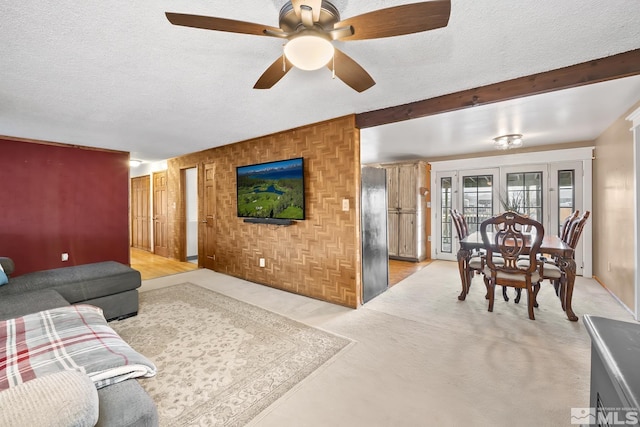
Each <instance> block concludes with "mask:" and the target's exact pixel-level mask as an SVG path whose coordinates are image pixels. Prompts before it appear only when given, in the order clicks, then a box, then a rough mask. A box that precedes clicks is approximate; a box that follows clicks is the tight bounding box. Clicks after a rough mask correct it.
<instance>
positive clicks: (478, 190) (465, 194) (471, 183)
mask: <svg viewBox="0 0 640 427" xmlns="http://www.w3.org/2000/svg"><path fill="white" fill-rule="evenodd" d="M462 201H463V209H462V214H463V215H464V217H465V219H466V220H467V225H468V227H469V233H473V232H475V231H478V230H479V227H480V224H481V223H482V221H484V220H485V219H487V218H489V217H491V216H492V215H493V175H465V176H463V178H462Z"/></svg>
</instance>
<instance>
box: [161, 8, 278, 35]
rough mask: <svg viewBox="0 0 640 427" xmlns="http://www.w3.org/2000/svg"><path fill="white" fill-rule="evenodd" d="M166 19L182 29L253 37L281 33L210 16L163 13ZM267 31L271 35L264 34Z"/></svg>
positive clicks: (257, 25)
mask: <svg viewBox="0 0 640 427" xmlns="http://www.w3.org/2000/svg"><path fill="white" fill-rule="evenodd" d="M165 15H167V19H168V20H169V22H171V23H172V24H173V25H181V26H183V27H193V28H202V29H205V30H216V31H227V32H229V33H240V34H252V35H255V36H272V37H277V36H276V35H274V34H278V33H282V30H281V29H280V28H275V27H270V26H268V25H261V24H255V23H253V22H243V21H236V20H233V19H225V18H215V17H212V16H200V15H188V14H184V13H173V12H165ZM265 30H269V31H270V32H272V33H273V34H269V33H265Z"/></svg>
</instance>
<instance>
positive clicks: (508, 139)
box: [493, 133, 523, 150]
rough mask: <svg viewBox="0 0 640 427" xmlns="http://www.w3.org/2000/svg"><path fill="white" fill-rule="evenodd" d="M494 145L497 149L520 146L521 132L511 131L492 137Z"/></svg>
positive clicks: (521, 142)
mask: <svg viewBox="0 0 640 427" xmlns="http://www.w3.org/2000/svg"><path fill="white" fill-rule="evenodd" d="M493 143H494V145H495V147H496V148H497V149H499V150H509V149H511V148H518V147H522V144H523V141H522V134H520V133H511V134H509V135H501V136H496V137H495V138H493Z"/></svg>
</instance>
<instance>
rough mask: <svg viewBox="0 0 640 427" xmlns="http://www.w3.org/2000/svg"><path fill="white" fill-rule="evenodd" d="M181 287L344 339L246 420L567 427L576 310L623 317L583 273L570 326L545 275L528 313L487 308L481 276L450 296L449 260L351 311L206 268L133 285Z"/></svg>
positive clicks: (579, 403)
mask: <svg viewBox="0 0 640 427" xmlns="http://www.w3.org/2000/svg"><path fill="white" fill-rule="evenodd" d="M183 282H190V283H194V284H197V285H199V286H202V287H206V288H208V289H211V290H214V291H216V292H219V293H221V294H224V295H226V296H229V297H232V298H235V299H238V300H241V301H244V302H246V303H249V304H252V305H256V306H259V307H261V308H263V309H265V310H268V311H271V312H275V313H278V314H281V315H283V316H286V317H287V318H291V319H294V320H296V321H298V322H301V323H304V324H306V325H309V326H312V327H315V328H319V329H321V330H324V331H328V332H330V333H334V334H336V335H338V336H342V337H346V338H348V339H350V340H351V341H352V343H351V344H349V346H348V348H347V349H345V350H343V351H340V353H339V354H338V355H337V356H336V357H334V358H332V359H331V363H326V364H324V365H323V366H322V368H321V369H317V370H316V371H314V372H313V374H311V375H309V376H308V377H306V378H305V379H303V380H302V381H300V383H298V384H297V385H296V386H294V387H293V388H292V389H291V390H290V391H289V392H287V393H285V394H284V395H283V396H282V397H281V398H280V399H278V400H277V401H275V402H274V403H273V404H272V405H270V406H269V407H267V408H265V410H264V411H262V412H261V413H260V414H259V415H257V416H256V417H255V418H253V419H252V420H251V421H250V422H249V423H248V424H247V427H327V426H340V427H342V426H349V427H416V426H481V427H485V426H487V427H489V426H490V427H496V426H498V427H502V426H505V427H506V426H509V427H511V426H516V425H517V426H518V427H546V426H548V427H558V426H567V427H571V408H573V407H587V406H589V380H590V378H589V368H590V339H589V336H588V334H587V332H586V330H585V327H584V322H583V319H582V316H583V315H585V314H592V315H597V316H605V317H610V318H617V319H620V320H626V321H633V319H632V317H631V315H630V314H629V312H627V311H626V310H625V309H624V308H622V307H621V306H620V305H619V304H618V303H617V302H616V301H615V300H614V299H613V298H612V297H611V296H610V295H609V294H608V293H607V292H606V290H605V289H603V288H602V287H601V286H600V285H599V284H598V283H596V281H595V280H593V279H587V278H583V277H579V278H578V279H577V282H576V290H575V295H574V300H573V309H574V310H575V312H576V314H577V315H578V316H580V320H579V321H578V322H570V321H568V320H567V317H566V315H565V314H564V312H563V311H562V309H561V308H560V303H559V301H558V298H557V297H556V296H555V293H554V291H553V286H551V285H549V283H548V282H547V283H545V284H544V286H543V288H542V289H541V290H540V295H539V300H540V308H538V309H536V320H529V318H528V316H527V306H526V302H525V301H522V302H520V304H514V303H513V301H509V302H504V301H502V299H501V298H499V297H498V298H497V299H496V304H495V308H494V312H493V313H489V312H488V311H487V301H486V300H485V298H484V295H485V292H486V291H485V289H484V284H483V283H482V279H481V277H480V276H476V277H475V278H474V279H473V285H472V287H471V293H470V294H469V296H468V297H467V300H466V301H458V298H457V297H458V294H459V293H460V276H459V274H458V265H457V263H455V262H450V261H434V262H433V263H431V264H430V265H428V266H427V267H425V268H423V269H421V270H420V271H418V272H417V273H416V274H414V275H412V276H411V277H409V278H407V279H405V280H403V281H402V282H400V283H398V284H397V285H395V286H393V287H392V288H391V289H389V290H388V291H387V292H384V293H383V294H381V295H380V296H378V297H376V298H374V299H373V300H372V301H370V302H369V303H367V304H365V305H364V306H362V307H360V308H359V309H358V310H352V309H349V308H346V307H341V306H337V305H334V304H329V303H326V302H323V301H318V300H314V299H310V298H306V297H303V296H300V295H295V294H292V293H289V292H284V291H280V290H278V289H273V288H269V287H267V286H262V285H258V284H255V283H251V282H248V281H246V280H242V279H238V278H235V277H231V276H228V275H225V274H221V273H216V272H213V271H211V270H205V269H199V270H196V271H191V272H187V273H181V274H176V275H173V276H168V277H164V278H158V279H153V280H147V281H143V283H142V287H141V295H142V296H144V294H145V293H146V292H152V291H153V290H154V289H160V288H163V287H167V286H172V285H175V284H176V283H183ZM498 295H500V291H499V290H498ZM510 295H513V290H511V291H510ZM525 300H526V298H525Z"/></svg>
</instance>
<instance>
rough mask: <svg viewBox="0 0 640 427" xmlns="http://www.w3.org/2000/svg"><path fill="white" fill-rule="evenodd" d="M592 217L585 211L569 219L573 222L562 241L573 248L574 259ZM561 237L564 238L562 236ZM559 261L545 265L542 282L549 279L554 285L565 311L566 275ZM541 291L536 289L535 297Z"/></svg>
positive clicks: (555, 260)
mask: <svg viewBox="0 0 640 427" xmlns="http://www.w3.org/2000/svg"><path fill="white" fill-rule="evenodd" d="M576 212H577V211H576ZM590 215H591V213H590V212H589V211H585V212H584V213H583V214H582V215H581V216H577V215H576V216H575V217H574V216H573V214H572V216H571V217H569V218H568V219H571V221H568V222H569V224H568V226H567V228H568V230H567V233H566V235H565V236H564V238H563V239H562V240H564V241H565V243H567V244H568V245H569V246H571V248H572V249H573V250H574V257H575V249H576V248H577V247H578V242H579V241H580V236H582V231H583V230H584V226H585V225H586V223H587V220H588V219H589V216H590ZM572 217H573V218H572ZM566 222H567V221H565V223H566ZM563 228H564V227H563ZM560 237H562V235H561V236H560ZM558 261H559V260H558V259H554V260H553V261H547V262H545V263H544V265H543V267H542V280H547V279H548V280H549V281H550V282H551V283H552V284H553V287H554V289H555V291H556V295H558V296H559V297H560V300H561V301H562V308H563V309H564V308H565V304H564V295H565V292H566V286H567V284H566V275H565V274H564V272H563V271H562V269H561V268H560V266H559V262H558ZM539 290H540V287H539V286H538V287H537V288H535V289H534V296H536V297H537V295H538V292H539ZM536 305H537V301H536Z"/></svg>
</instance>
